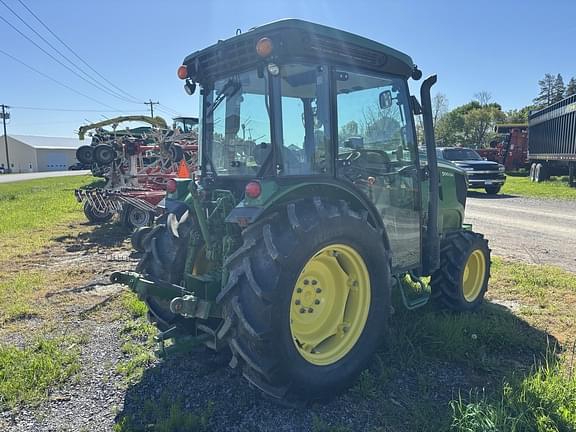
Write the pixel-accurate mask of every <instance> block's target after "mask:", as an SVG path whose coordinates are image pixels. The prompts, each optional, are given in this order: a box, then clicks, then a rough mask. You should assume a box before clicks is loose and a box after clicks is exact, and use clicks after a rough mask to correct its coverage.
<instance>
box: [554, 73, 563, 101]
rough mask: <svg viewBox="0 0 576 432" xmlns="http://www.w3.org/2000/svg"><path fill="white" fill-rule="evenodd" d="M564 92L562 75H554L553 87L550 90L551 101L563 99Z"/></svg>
mask: <svg viewBox="0 0 576 432" xmlns="http://www.w3.org/2000/svg"><path fill="white" fill-rule="evenodd" d="M565 92H566V87H565V86H564V79H562V75H560V74H558V75H556V79H555V80H554V88H553V91H552V103H554V102H558V101H561V100H562V99H564V93H565Z"/></svg>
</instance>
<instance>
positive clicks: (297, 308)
mask: <svg viewBox="0 0 576 432" xmlns="http://www.w3.org/2000/svg"><path fill="white" fill-rule="evenodd" d="M290 302H291V304H290V331H291V333H292V339H293V340H294V344H295V345H296V348H297V349H298V352H299V353H300V355H301V356H302V357H304V359H306V360H307V361H308V362H310V363H312V364H315V365H318V366H326V365H330V364H333V363H336V362H337V361H338V360H340V359H341V358H342V357H344V356H345V355H346V354H348V352H349V351H350V350H351V349H352V348H353V347H354V345H355V344H356V342H358V339H359V338H360V335H361V334H362V332H363V330H364V326H365V325H366V320H367V319H368V311H369V309H370V274H369V273H368V269H367V268H366V264H365V263H364V260H363V259H362V257H361V256H360V254H358V252H356V250H354V249H353V248H352V247H350V246H347V245H343V244H333V245H330V246H326V247H325V248H322V249H321V250H320V251H318V252H317V253H316V254H315V255H314V256H313V257H312V258H310V259H309V260H308V262H307V263H306V265H305V266H304V268H303V269H302V271H301V272H300V275H299V277H298V280H297V281H296V285H295V286H294V290H293V292H292V298H291V300H290Z"/></svg>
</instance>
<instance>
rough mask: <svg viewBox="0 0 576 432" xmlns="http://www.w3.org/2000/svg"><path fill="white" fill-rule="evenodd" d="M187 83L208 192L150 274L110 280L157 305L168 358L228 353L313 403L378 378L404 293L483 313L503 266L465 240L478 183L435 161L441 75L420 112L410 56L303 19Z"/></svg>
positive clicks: (194, 202) (413, 301)
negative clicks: (371, 371)
mask: <svg viewBox="0 0 576 432" xmlns="http://www.w3.org/2000/svg"><path fill="white" fill-rule="evenodd" d="M178 76H179V77H180V78H181V79H183V80H185V87H186V91H187V93H188V94H192V93H194V90H195V89H196V87H197V86H199V87H201V89H202V91H201V93H200V99H201V106H202V108H201V113H202V118H201V130H202V151H201V154H202V160H201V164H200V170H201V173H200V179H199V181H198V182H196V181H194V180H192V179H185V180H180V179H177V180H175V181H174V184H173V186H172V188H171V192H170V193H168V194H167V198H166V201H165V209H166V212H167V214H166V217H165V222H164V223H160V224H158V225H156V226H155V227H154V228H153V229H152V230H151V231H147V234H146V235H145V236H144V237H143V238H142V236H140V237H141V238H139V239H138V241H137V242H135V243H136V244H137V246H138V247H139V248H141V249H142V250H144V253H143V257H142V260H141V262H140V264H139V265H138V271H139V273H132V272H127V273H121V272H117V273H114V274H113V275H112V280H113V281H114V282H120V283H125V284H127V285H128V286H129V287H131V289H133V290H134V291H135V292H137V293H138V295H139V296H140V298H142V299H143V300H145V301H146V303H147V305H148V308H149V312H150V317H151V319H152V321H153V322H155V323H156V325H157V326H158V328H159V329H160V333H159V335H158V336H157V338H158V341H159V342H160V346H159V353H160V354H161V355H166V354H167V353H169V352H173V351H182V350H186V349H192V348H193V347H194V346H197V345H202V344H203V345H206V346H207V347H209V348H211V349H214V350H217V351H223V352H226V351H227V350H230V351H231V353H232V360H231V362H230V365H231V366H232V367H236V368H239V369H240V371H241V373H242V375H243V376H244V377H245V378H246V379H247V380H248V381H250V382H251V383H252V384H254V385H255V386H256V387H257V388H259V389H261V390H262V391H263V392H265V393H266V394H268V395H270V396H271V397H273V398H275V399H277V400H281V401H282V402H283V403H288V404H291V403H295V402H302V401H304V402H309V401H314V400H318V399H326V398H330V397H333V396H334V395H335V394H336V393H338V392H340V391H342V390H344V389H346V388H347V387H348V386H350V385H351V384H352V383H353V382H354V380H355V379H356V378H357V376H358V374H359V373H360V372H361V371H362V370H363V369H364V368H365V367H366V366H367V363H368V361H369V359H370V357H371V355H372V353H373V352H374V351H375V349H376V348H377V346H378V345H379V344H380V343H381V342H382V339H383V338H384V337H385V335H386V327H387V325H388V322H389V320H390V319H393V317H391V315H390V311H391V307H390V296H391V291H392V290H393V289H395V290H398V291H399V293H400V294H401V297H402V299H403V301H404V304H405V306H406V307H407V308H410V309H414V308H417V307H419V306H423V305H424V304H426V303H427V302H428V300H429V299H430V298H431V297H430V291H429V287H428V286H427V285H426V283H425V282H424V281H423V280H421V279H420V277H422V276H431V282H430V287H431V295H432V298H433V299H434V300H435V301H437V302H438V303H439V304H442V305H443V306H445V307H447V308H450V309H452V310H456V311H469V310H473V309H476V308H477V307H478V306H479V305H480V304H481V303H482V300H483V297H484V294H485V292H486V289H487V287H488V278H489V274H490V250H489V248H488V242H487V241H486V240H485V239H484V237H483V236H482V235H481V234H478V233H475V232H473V231H472V230H471V227H470V226H469V225H464V224H463V220H464V207H465V203H466V177H465V174H464V172H463V171H462V170H461V169H459V168H458V167H456V166H454V165H453V164H452V163H449V162H446V161H437V158H436V151H435V150H436V148H435V142H434V129H433V125H432V106H431V100H430V88H431V87H432V85H433V84H434V83H435V82H436V76H431V77H429V78H428V79H426V80H425V81H424V82H423V83H422V85H421V88H420V99H421V102H422V106H420V103H419V102H418V100H417V99H416V98H415V97H412V96H411V95H410V94H409V88H408V80H409V79H414V80H419V79H420V78H421V76H422V73H421V72H420V70H419V69H418V68H417V67H416V66H415V64H414V63H413V62H412V59H411V58H410V57H408V56H407V55H405V54H403V53H401V52H399V51H396V50H394V49H392V48H390V47H387V46H385V45H382V44H380V43H377V42H375V41H371V40H368V39H366V38H363V37H360V36H356V35H353V34H350V33H347V32H344V31H341V30H336V29H333V28H329V27H325V26H321V25H317V24H312V23H308V22H304V21H300V20H282V21H276V22H274V23H271V24H267V25H263V26H260V27H256V28H254V29H252V30H250V31H248V32H246V33H243V34H240V35H237V36H235V37H232V38H231V39H228V40H224V41H219V42H218V43H217V44H215V45H212V46H210V47H208V48H206V49H203V50H201V51H197V52H195V53H194V54H191V55H190V56H188V57H186V59H185V60H184V64H183V65H182V66H180V68H179V69H178ZM414 114H423V121H424V131H425V136H426V158H425V160H421V159H420V157H419V152H418V146H417V142H416V133H415V127H414ZM421 163H422V166H421ZM440 185H441V187H442V197H441V198H440V193H439V187H440ZM145 232H146V231H145ZM138 233H139V234H138V235H140V231H138ZM415 287H418V289H415ZM166 340H172V341H175V343H174V344H166V345H164V342H165V341H166Z"/></svg>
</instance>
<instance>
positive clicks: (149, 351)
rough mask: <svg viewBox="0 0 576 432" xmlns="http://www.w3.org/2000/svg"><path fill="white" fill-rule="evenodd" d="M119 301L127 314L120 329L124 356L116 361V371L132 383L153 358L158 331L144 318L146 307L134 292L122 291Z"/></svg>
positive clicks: (139, 376) (138, 377)
mask: <svg viewBox="0 0 576 432" xmlns="http://www.w3.org/2000/svg"><path fill="white" fill-rule="evenodd" d="M121 303H122V306H123V308H124V310H125V311H126V313H127V314H128V316H127V317H126V320H125V323H124V327H123V329H122V334H123V336H124V339H125V341H124V343H123V345H122V353H123V354H124V356H125V358H124V359H123V360H122V361H121V362H119V363H118V365H117V366H116V371H117V372H119V373H121V374H122V375H124V376H125V378H126V381H127V382H128V383H134V382H136V381H138V380H139V379H140V378H141V377H142V375H143V374H144V371H145V370H146V368H147V367H148V366H149V365H150V364H151V363H152V362H153V361H154V359H155V356H154V353H153V346H154V343H155V341H154V336H156V334H157V333H158V331H157V329H156V327H154V326H153V325H152V324H150V323H149V322H148V320H147V319H146V312H147V310H148V309H147V307H146V304H145V303H144V302H143V301H141V300H139V299H138V297H137V296H136V294H134V293H131V292H126V293H124V294H123V295H122V299H121Z"/></svg>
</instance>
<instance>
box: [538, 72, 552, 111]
mask: <svg viewBox="0 0 576 432" xmlns="http://www.w3.org/2000/svg"><path fill="white" fill-rule="evenodd" d="M555 82H556V79H555V78H554V75H552V74H549V73H547V74H546V75H544V78H542V79H541V80H540V81H538V85H539V86H540V92H539V93H538V96H537V97H536V98H534V105H536V106H537V107H538V108H544V107H546V106H548V105H550V104H551V103H552V101H553V100H554V84H555Z"/></svg>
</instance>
